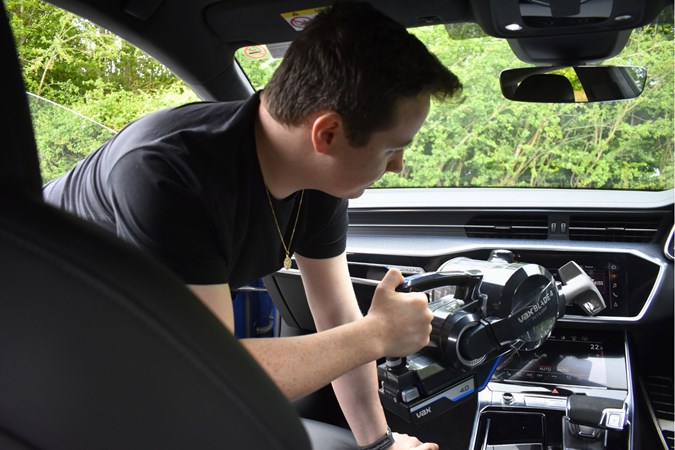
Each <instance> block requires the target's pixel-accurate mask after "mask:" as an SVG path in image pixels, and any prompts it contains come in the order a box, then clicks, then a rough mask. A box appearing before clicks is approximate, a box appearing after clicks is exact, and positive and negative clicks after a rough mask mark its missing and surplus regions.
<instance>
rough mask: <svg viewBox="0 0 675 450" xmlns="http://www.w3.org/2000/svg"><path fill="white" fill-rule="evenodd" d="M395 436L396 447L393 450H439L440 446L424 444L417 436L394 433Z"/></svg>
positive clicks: (430, 443) (429, 443)
mask: <svg viewBox="0 0 675 450" xmlns="http://www.w3.org/2000/svg"><path fill="white" fill-rule="evenodd" d="M392 434H393V436H394V441H395V443H394V446H393V447H391V450H410V449H415V450H438V448H439V447H438V444H434V443H432V442H422V441H420V440H419V439H417V438H416V437H415V436H408V435H407V434H399V433H392Z"/></svg>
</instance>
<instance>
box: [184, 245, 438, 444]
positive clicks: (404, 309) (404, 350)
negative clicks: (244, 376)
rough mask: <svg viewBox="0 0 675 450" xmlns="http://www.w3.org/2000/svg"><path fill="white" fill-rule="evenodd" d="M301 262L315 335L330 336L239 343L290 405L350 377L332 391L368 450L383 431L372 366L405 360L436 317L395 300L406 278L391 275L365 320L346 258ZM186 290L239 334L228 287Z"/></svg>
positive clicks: (419, 299)
mask: <svg viewBox="0 0 675 450" xmlns="http://www.w3.org/2000/svg"><path fill="white" fill-rule="evenodd" d="M296 259H298V264H299V265H301V266H302V268H301V270H306V271H307V273H306V274H305V275H304V276H303V277H304V278H309V279H310V280H312V281H307V282H306V284H307V286H306V289H308V297H315V300H314V301H310V307H311V308H312V310H313V311H312V312H313V314H314V320H315V321H317V327H320V329H324V327H325V328H326V329H325V330H324V331H322V332H320V333H315V334H311V335H306V336H298V337H286V338H253V339H242V340H241V341H240V342H241V343H242V344H243V345H244V346H245V347H246V349H247V350H248V351H249V352H250V353H251V354H252V355H253V357H254V358H255V359H256V360H257V362H258V363H259V364H260V365H261V366H262V367H263V369H264V370H265V371H266V372H267V374H268V375H269V376H270V378H272V379H273V380H274V382H275V383H276V384H277V386H278V387H279V388H280V389H281V390H282V392H283V393H284V394H285V395H286V396H287V397H288V398H289V399H297V398H300V397H303V396H305V395H308V394H310V393H312V392H315V391H317V390H318V389H320V388H322V387H323V386H326V385H327V384H329V383H331V382H332V381H334V380H336V379H338V378H339V377H341V376H342V375H345V377H343V378H342V379H340V380H337V381H336V385H335V386H336V388H335V389H336V392H339V394H338V398H340V402H341V406H342V408H343V411H344V412H345V415H346V416H348V420H349V422H350V426H353V428H352V431H353V432H354V434H355V436H356V437H357V441H358V442H359V443H360V444H368V443H370V442H372V441H374V440H376V439H378V438H379V437H381V436H382V435H383V434H384V430H386V421H385V419H384V413H383V411H382V408H381V406H380V403H379V398H378V396H377V376H376V373H375V365H374V363H373V361H375V360H376V359H378V358H382V357H384V356H406V355H409V354H410V353H413V352H415V351H417V350H419V349H420V348H421V347H423V346H425V345H426V344H427V343H428V341H429V334H430V332H431V318H432V315H431V312H430V311H429V308H428V306H427V299H426V296H425V295H424V294H420V293H399V292H395V288H396V286H398V285H399V284H400V282H401V281H402V279H403V278H402V276H401V274H400V273H399V272H397V271H391V272H390V273H388V274H387V276H385V279H384V280H383V281H382V282H381V283H380V285H379V286H378V287H377V289H376V291H375V295H374V296H373V303H372V305H371V308H370V310H369V312H368V315H367V316H366V317H362V315H361V313H360V311H359V310H358V306H357V305H356V298H355V295H354V291H353V288H352V286H351V282H350V280H349V276H348V272H347V265H346V257H345V256H344V255H341V256H338V257H336V258H333V259H328V260H314V259H308V258H303V257H301V256H299V255H297V254H296ZM301 261H302V262H301ZM340 268H341V269H340ZM310 273H311V275H310ZM318 275H320V276H319V278H317V276H318ZM188 287H189V288H190V289H191V290H192V291H193V292H194V293H195V294H196V295H197V296H198V297H199V298H200V299H201V300H202V302H204V303H205V304H206V305H207V306H208V307H209V309H211V311H212V312H213V313H214V314H215V315H216V316H217V317H218V318H219V319H220V320H221V321H222V322H223V324H225V325H226V326H227V327H228V329H229V330H230V331H232V330H233V329H234V326H233V322H234V321H233V315H232V305H231V301H230V291H229V286H228V285H227V284H220V285H208V286H195V285H189V286H188ZM317 299H320V300H317ZM340 323H342V324H341V325H340ZM330 325H333V326H332V327H331V326H330ZM299 367H300V368H302V370H299V369H298V368H299ZM355 386H356V387H357V388H356V389H354V388H355ZM343 393H344V394H343ZM396 439H397V446H398V444H399V441H401V442H403V441H406V442H408V440H409V443H407V444H406V445H407V446H405V447H402V448H419V449H420V450H421V449H435V448H437V447H436V446H431V444H429V445H430V446H421V447H415V445H417V444H419V441H418V440H417V439H415V438H411V437H407V436H405V435H396Z"/></svg>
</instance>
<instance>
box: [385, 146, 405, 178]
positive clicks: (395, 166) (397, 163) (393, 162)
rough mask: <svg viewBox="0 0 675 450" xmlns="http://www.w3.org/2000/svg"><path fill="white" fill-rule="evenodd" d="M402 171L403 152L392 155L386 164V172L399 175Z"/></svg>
mask: <svg viewBox="0 0 675 450" xmlns="http://www.w3.org/2000/svg"><path fill="white" fill-rule="evenodd" d="M402 170H403V152H402V151H400V152H396V153H394V154H393V155H392V157H391V159H390V160H389V163H388V164H387V172H394V173H399V172H401V171H402Z"/></svg>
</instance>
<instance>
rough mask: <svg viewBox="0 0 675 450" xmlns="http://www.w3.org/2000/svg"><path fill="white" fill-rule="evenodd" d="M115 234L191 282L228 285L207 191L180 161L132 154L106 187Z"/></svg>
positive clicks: (124, 158)
mask: <svg viewBox="0 0 675 450" xmlns="http://www.w3.org/2000/svg"><path fill="white" fill-rule="evenodd" d="M107 188H108V189H110V192H109V195H108V198H110V199H111V203H112V205H111V206H112V209H113V212H114V215H115V223H116V228H117V229H116V233H117V235H118V236H119V237H121V238H123V239H125V240H126V241H129V242H131V243H133V244H134V245H136V246H137V247H139V248H140V249H141V250H143V251H145V252H146V253H148V254H150V255H153V256H154V257H155V258H157V259H158V260H159V261H160V262H162V263H163V264H165V265H166V266H168V268H169V269H171V270H173V271H174V272H175V273H176V274H177V275H178V276H179V277H181V278H182V279H183V281H184V282H185V283H188V284H218V283H225V282H227V281H228V280H227V278H228V275H227V274H228V266H227V261H226V257H225V255H224V254H223V253H222V251H221V250H220V248H219V245H218V242H217V237H216V236H217V234H216V230H215V226H214V224H213V221H212V219H211V218H210V216H209V215H208V213H207V209H206V207H205V205H204V201H203V200H202V199H201V198H200V196H199V193H200V192H201V191H203V187H202V185H201V183H200V182H199V180H198V178H197V177H196V176H195V175H194V174H193V173H192V171H191V170H189V169H188V168H187V167H186V166H185V161H183V160H181V159H180V157H175V158H174V159H171V158H167V156H166V154H158V153H153V152H147V151H143V152H140V151H139V152H136V151H134V152H130V153H128V154H127V155H125V156H123V157H122V158H121V159H120V160H119V161H117V163H116V164H115V166H114V168H113V169H112V170H111V172H110V176H109V179H108V183H107Z"/></svg>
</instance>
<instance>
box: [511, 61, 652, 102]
mask: <svg viewBox="0 0 675 450" xmlns="http://www.w3.org/2000/svg"><path fill="white" fill-rule="evenodd" d="M499 78H500V83H501V88H502V93H503V94H504V97H506V98H507V99H509V100H514V101H520V102H539V103H587V102H606V101H614V100H626V99H631V98H635V97H637V96H639V95H640V94H641V93H642V90H643V89H644V87H645V81H646V79H647V69H645V68H644V67H638V66H568V67H561V66H555V67H528V68H524V69H508V70H504V71H503V72H502V73H501V75H500V77H499Z"/></svg>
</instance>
